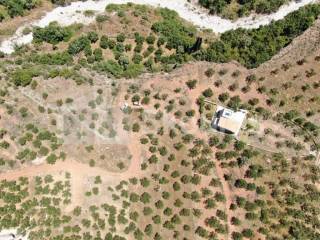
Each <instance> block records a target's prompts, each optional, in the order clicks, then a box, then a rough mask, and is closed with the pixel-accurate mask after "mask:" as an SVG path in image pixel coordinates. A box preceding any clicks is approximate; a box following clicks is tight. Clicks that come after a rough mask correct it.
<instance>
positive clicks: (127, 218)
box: [0, 1, 320, 240]
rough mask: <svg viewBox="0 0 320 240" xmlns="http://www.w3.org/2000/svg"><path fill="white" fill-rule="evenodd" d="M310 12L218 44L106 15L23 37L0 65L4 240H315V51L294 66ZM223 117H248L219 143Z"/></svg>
mask: <svg viewBox="0 0 320 240" xmlns="http://www.w3.org/2000/svg"><path fill="white" fill-rule="evenodd" d="M0 2H1V1H0ZM262 2H263V1H262ZM249 10H251V9H249ZM319 10H320V7H319V5H317V4H315V5H310V6H307V7H304V8H302V9H300V10H299V11H297V12H294V13H292V14H290V15H288V16H287V17H286V18H285V19H283V20H280V21H277V22H273V23H271V24H270V25H268V26H264V27H260V28H259V29H256V30H243V29H239V30H234V31H230V32H226V33H224V34H222V35H220V36H217V35H214V34H212V33H210V32H207V31H200V30H198V29H197V28H196V27H194V26H192V25H191V24H190V23H188V22H185V21H183V20H181V19H180V18H179V16H178V15H177V14H176V13H175V12H173V11H170V10H168V9H153V8H150V7H146V6H142V5H134V4H126V5H114V4H112V5H109V6H108V7H107V8H106V11H105V13H104V14H101V15H99V16H97V18H96V21H95V22H94V23H93V24H91V25H89V26H82V25H81V24H74V25H71V26H68V27H62V26H59V25H58V24H56V23H52V24H50V25H49V26H47V27H45V28H34V29H32V31H33V34H34V40H33V43H32V45H30V46H23V47H19V48H17V49H16V52H15V53H14V54H12V55H10V56H6V55H2V56H1V59H0V193H1V194H0V203H1V204H0V230H2V229H18V230H19V232H20V233H21V234H26V235H27V236H28V239H29V240H43V239H50V240H71V239H83V240H91V239H92V240H106V239H107V240H122V239H137V240H140V239H141V240H144V239H156V240H160V239H183V240H188V239H189V240H193V239H210V240H215V239H226V240H229V239H232V240H240V239H266V240H269V239H270V240H271V239H272V240H277V239H301V240H304V239H305V240H313V239H314V240H316V239H320V232H319V229H320V221H319V215H320V214H319V213H320V208H319V201H320V189H319V186H320V185H319V180H320V175H319V173H320V171H319V170H320V169H319V163H320V159H319V147H320V145H319V144H320V141H319V133H320V128H319V124H320V108H319V106H320V99H319V88H320V82H319V74H320V70H319V63H320V51H319V49H318V48H317V47H316V44H319V42H316V43H314V44H315V46H314V47H315V48H316V49H318V50H315V51H311V52H308V51H306V52H307V54H305V55H303V54H300V53H298V52H297V53H295V51H296V50H295V49H296V48H295V47H296V46H299V45H301V46H304V45H306V46H307V47H309V45H308V44H310V41H308V36H309V35H306V34H307V32H305V31H306V30H307V29H309V30H310V31H313V32H314V33H315V35H316V36H318V35H317V34H318V33H319V29H318V26H319V24H320V23H319V21H318V20H316V19H317V16H318V14H319ZM309 30H307V31H309ZM197 37H202V39H203V41H202V45H201V47H200V49H197V48H195V43H196V41H197ZM308 42H309V43H308ZM317 46H318V45H317ZM284 47H288V48H290V47H291V49H293V50H292V52H291V53H290V54H292V55H294V54H296V55H298V56H299V57H297V56H296V55H294V56H295V57H292V55H286V54H281V53H282V51H283V48H284ZM279 52H280V54H279ZM277 54H279V55H277ZM270 59H271V60H270ZM217 104H219V105H224V106H228V107H229V108H232V109H235V110H236V109H246V110H247V111H248V115H247V119H246V121H245V123H244V125H243V126H242V131H241V133H240V135H239V136H238V137H237V138H235V137H233V136H231V135H225V134H222V133H219V132H217V131H215V130H214V129H212V127H211V121H212V118H213V116H214V113H215V110H216V105H217Z"/></svg>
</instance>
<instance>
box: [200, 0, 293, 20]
mask: <svg viewBox="0 0 320 240" xmlns="http://www.w3.org/2000/svg"><path fill="white" fill-rule="evenodd" d="M231 2H232V1H231V0H215V1H211V0H199V4H200V5H201V6H203V7H205V8H208V9H209V11H210V13H211V14H218V15H221V14H222V15H223V16H224V17H229V18H230V17H233V16H234V15H235V17H243V16H246V15H249V14H250V12H251V11H254V12H256V13H261V14H269V13H272V12H275V11H277V10H278V9H279V7H281V6H282V5H283V4H284V3H285V2H287V1H286V0H237V1H236V3H237V4H236V8H233V9H234V10H233V11H234V13H233V14H230V13H228V11H232V10H230V8H229V7H230V4H231Z"/></svg>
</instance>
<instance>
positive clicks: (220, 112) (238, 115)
mask: <svg viewBox="0 0 320 240" xmlns="http://www.w3.org/2000/svg"><path fill="white" fill-rule="evenodd" d="M246 114H247V111H245V110H242V109H240V110H239V111H236V112H235V111H233V110H231V109H229V108H225V107H223V106H217V110H216V118H215V120H214V122H213V124H214V126H216V127H219V128H223V129H225V130H228V131H230V132H232V133H234V134H235V135H238V133H239V131H240V129H241V126H242V123H243V121H244V120H245V117H246Z"/></svg>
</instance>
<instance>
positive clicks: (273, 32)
mask: <svg viewBox="0 0 320 240" xmlns="http://www.w3.org/2000/svg"><path fill="white" fill-rule="evenodd" d="M319 13H320V5H318V4H316V5H310V6H306V7H303V8H301V9H300V10H298V11H295V12H293V13H291V14H289V15H288V16H286V17H285V18H284V19H283V20H280V21H276V22H273V23H271V24H270V25H267V26H262V27H260V28H258V29H253V30H246V29H237V30H231V31H228V32H226V33H223V34H222V35H221V38H220V40H219V41H216V42H213V43H212V44H211V45H210V47H209V48H208V49H206V50H204V51H202V53H201V54H199V55H200V58H202V59H203V60H207V61H210V62H227V61H230V60H237V61H239V62H240V63H242V64H243V65H245V66H247V67H249V68H253V67H257V66H258V65H260V64H262V63H264V62H266V61H268V60H269V59H271V57H272V56H274V55H275V54H276V53H278V52H279V51H280V50H281V49H282V48H283V47H285V46H287V45H288V44H290V43H291V41H292V40H293V39H294V38H295V37H297V36H298V35H300V34H301V33H302V32H303V31H305V30H306V29H308V28H309V27H310V26H311V25H312V24H313V23H314V21H315V19H316V18H317V16H318V15H319ZM199 55H198V57H199Z"/></svg>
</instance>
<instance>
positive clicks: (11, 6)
mask: <svg viewBox="0 0 320 240" xmlns="http://www.w3.org/2000/svg"><path fill="white" fill-rule="evenodd" d="M39 4H40V0H25V1H21V0H0V22H1V21H2V20H4V19H5V18H6V17H7V16H10V17H11V18H13V17H16V16H23V15H24V14H25V12H26V11H28V10H31V9H33V8H35V7H37V6H38V5H39Z"/></svg>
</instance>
